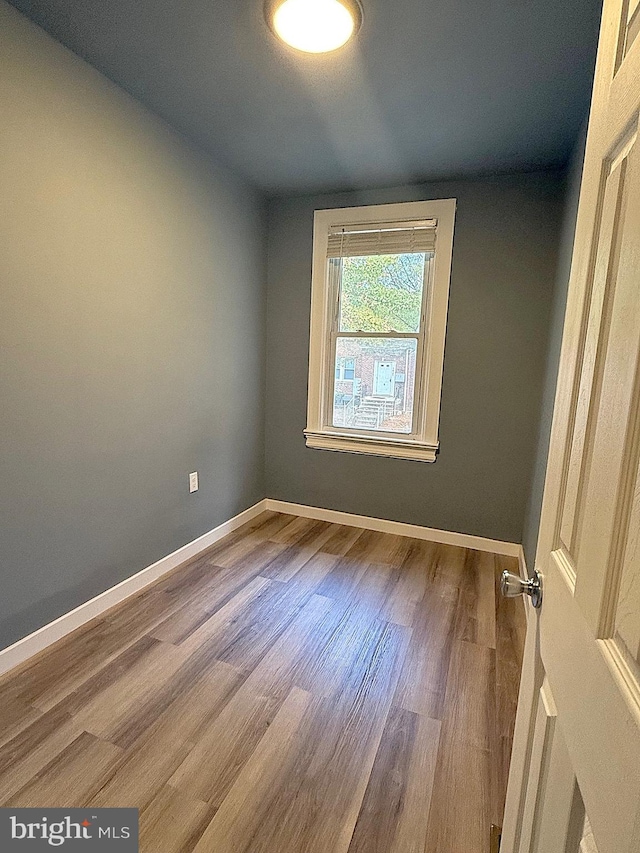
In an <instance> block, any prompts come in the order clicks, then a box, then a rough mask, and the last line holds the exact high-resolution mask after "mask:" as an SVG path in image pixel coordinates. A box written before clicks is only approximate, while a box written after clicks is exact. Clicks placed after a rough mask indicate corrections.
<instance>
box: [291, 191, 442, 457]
mask: <svg viewBox="0 0 640 853" xmlns="http://www.w3.org/2000/svg"><path fill="white" fill-rule="evenodd" d="M455 208H456V202H455V199H444V200H438V201H420V202H408V203H406V204H383V205H372V206H368V207H350V208H339V209H337V210H317V211H316V213H315V221H314V235H313V277H312V305H311V342H310V356H309V400H308V412H307V429H306V430H305V435H306V440H307V445H308V446H309V447H314V448H319V449H323V450H343V451H350V452H354V453H369V454H375V455H377V456H394V457H398V458H402V459H419V460H422V461H428V462H433V461H434V460H435V458H436V455H437V452H438V448H439V439H438V426H439V420H440V393H441V387H442V366H443V358H444V340H445V331H446V323H447V305H448V299H449V278H450V275H451V253H452V247H453V224H454V218H455Z"/></svg>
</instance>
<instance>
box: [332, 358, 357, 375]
mask: <svg viewBox="0 0 640 853" xmlns="http://www.w3.org/2000/svg"><path fill="white" fill-rule="evenodd" d="M354 378H355V359H353V358H338V359H336V379H354Z"/></svg>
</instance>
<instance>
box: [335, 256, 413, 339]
mask: <svg viewBox="0 0 640 853" xmlns="http://www.w3.org/2000/svg"><path fill="white" fill-rule="evenodd" d="M424 264H425V254H424V252H422V253H418V252H416V253H411V254H405V255H366V256H365V257H357V258H342V273H341V277H340V327H339V328H340V331H341V332H391V331H394V332H418V331H419V329H420V311H421V307H422V288H423V285H424Z"/></svg>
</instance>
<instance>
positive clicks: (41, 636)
mask: <svg viewBox="0 0 640 853" xmlns="http://www.w3.org/2000/svg"><path fill="white" fill-rule="evenodd" d="M266 504H267V502H266V500H261V501H258V503H257V504H254V505H253V506H251V507H249V509H245V510H244V512H241V513H239V514H238V515H234V517H233V518H230V519H229V520H228V521H225V522H223V523H222V524H219V525H218V526H217V527H214V528H213V530H210V531H209V532H208V533H204V534H203V535H202V536H199V537H198V538H197V539H194V540H193V541H192V542H188V543H187V544H186V545H183V546H182V548H178V550H177V551H174V552H173V553H171V554H168V555H167V556H166V557H163V558H162V559H161V560H158V561H157V562H156V563H153V565H151V566H147V568H146V569H142V571H140V572H137V573H136V574H135V575H132V576H131V577H130V578H126V579H125V580H123V581H121V582H120V583H119V584H116V586H113V587H111V588H110V589H107V590H105V591H104V592H102V593H100V595H97V596H96V597H95V598H92V599H90V600H89V601H86V602H85V603H84V604H81V605H80V606H79V607H76V608H75V609H74V610H70V611H69V613H65V614H64V615H63V616H60V617H59V618H58V619H55V620H54V621H53V622H49V624H48V625H44V626H43V627H42V628H39V629H38V630H37V631H34V632H33V634H29V635H28V636H27V637H23V638H22V639H21V640H18V641H17V642H16V643H14V644H13V645H11V646H8V647H7V648H6V649H2V650H1V651H0V675H2V674H3V673H5V672H7V671H8V670H10V669H13V668H14V667H16V666H18V665H19V664H21V663H24V661H26V660H28V658H30V657H32V656H33V655H35V654H37V653H38V652H41V651H42V650H43V649H45V648H46V647H47V646H50V645H51V644H52V643H55V642H56V641H57V640H60V639H62V637H64V636H66V635H67V634H69V633H71V631H75V629H76V628H80V626H81V625H84V624H85V623H86V622H89V621H90V620H91V619H95V617H96V616H100V614H101V613H104V612H105V611H106V610H109V609H110V608H111V607H113V606H114V605H116V604H119V603H120V602H121V601H124V600H125V598H129V596H131V595H134V593H136V592H139V591H140V590H141V589H144V587H146V586H149V584H151V583H153V582H154V581H156V580H158V578H161V577H162V576H163V575H165V574H166V573H167V572H170V571H172V570H173V569H175V568H177V567H178V566H179V565H180V564H181V563H184V562H186V561H187V560H190V559H192V558H193V557H195V556H197V555H198V554H200V553H201V552H202V551H206V549H207V548H210V547H211V545H213V544H215V543H216V542H217V541H218V540H219V539H222V538H223V537H224V536H227V535H228V534H229V533H232V532H233V531H234V530H236V529H237V528H238V527H241V526H242V525H243V524H246V523H247V522H248V521H251V519H252V518H255V517H256V516H257V515H260V513H261V512H264V511H265V510H266V508H267V507H266Z"/></svg>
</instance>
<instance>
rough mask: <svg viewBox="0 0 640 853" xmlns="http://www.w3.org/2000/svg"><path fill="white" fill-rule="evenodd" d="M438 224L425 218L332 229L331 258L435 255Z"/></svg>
mask: <svg viewBox="0 0 640 853" xmlns="http://www.w3.org/2000/svg"><path fill="white" fill-rule="evenodd" d="M436 225H437V222H436V220H435V219H425V220H420V221H416V222H395V223H394V222H390V223H384V222H376V223H372V222H369V223H364V224H362V225H345V226H335V227H331V228H330V230H329V239H328V242H327V257H328V258H353V257H360V256H361V255H400V254H406V253H410V252H425V253H431V252H434V251H435V248H436Z"/></svg>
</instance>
